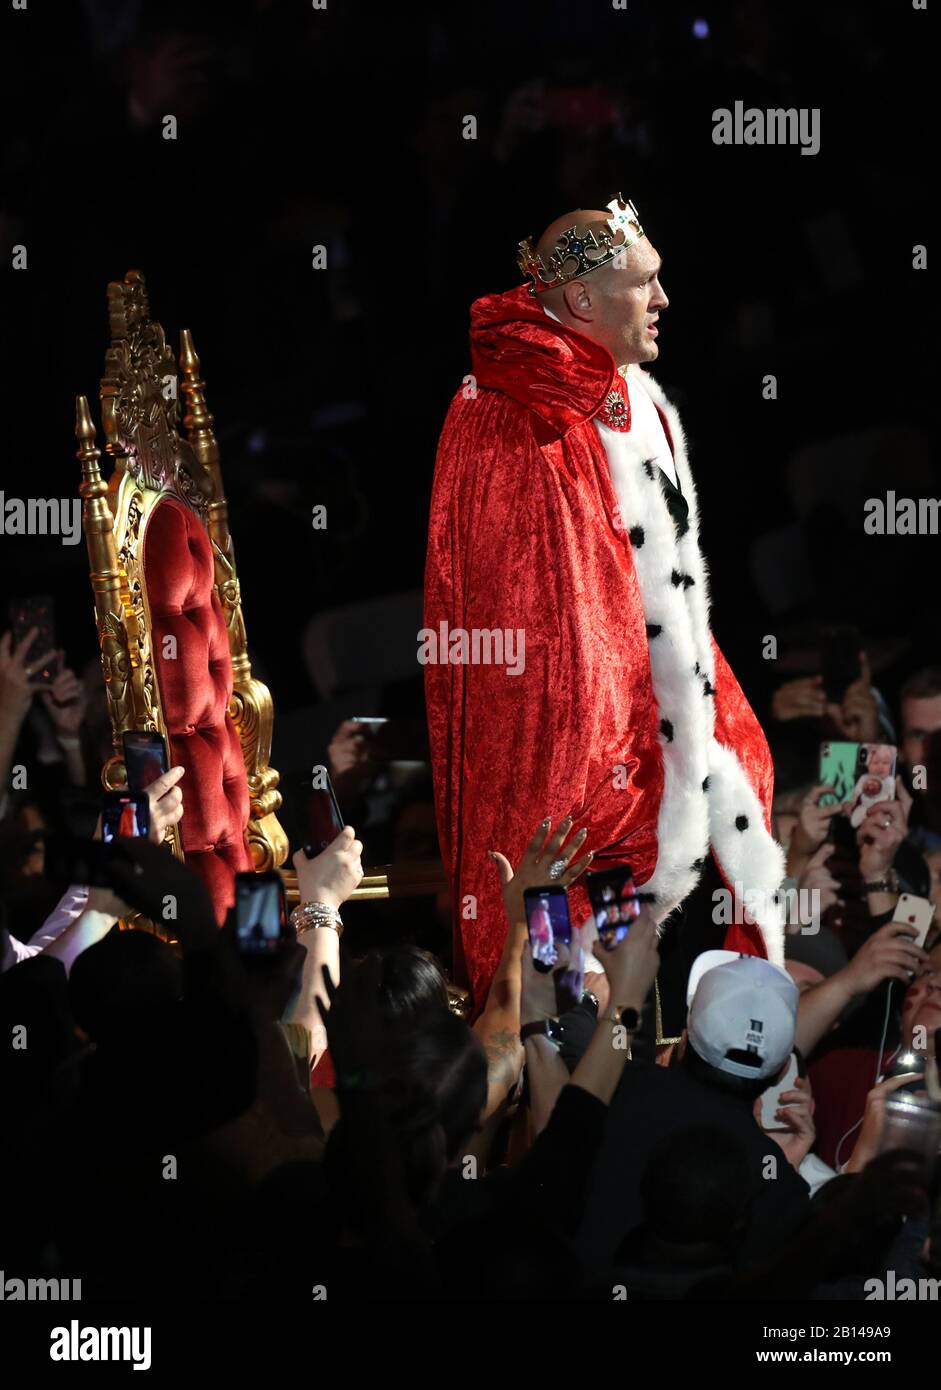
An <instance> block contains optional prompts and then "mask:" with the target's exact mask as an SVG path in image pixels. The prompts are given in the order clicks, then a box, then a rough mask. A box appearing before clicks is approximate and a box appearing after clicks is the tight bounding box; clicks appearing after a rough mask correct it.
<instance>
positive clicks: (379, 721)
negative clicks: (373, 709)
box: [350, 714, 389, 734]
mask: <svg viewBox="0 0 941 1390" xmlns="http://www.w3.org/2000/svg"><path fill="white" fill-rule="evenodd" d="M350 718H351V719H352V720H353V722H354V723H355V724H365V726H366V729H367V731H368V732H369V733H371V734H378V733H379V731H380V729H382V728H384V727H385V725H386V724H388V722H389V721H388V719H383V718H381V717H380V716H379V715H375V714H352V715H350Z"/></svg>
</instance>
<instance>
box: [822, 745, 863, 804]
mask: <svg viewBox="0 0 941 1390" xmlns="http://www.w3.org/2000/svg"><path fill="white" fill-rule="evenodd" d="M860 747H861V745H860V744H858V743H821V745H820V768H819V773H818V778H817V780H818V781H819V782H825V783H826V784H827V786H830V787H832V788H833V791H832V792H827V793H826V794H825V795H824V796H822V797H821V798H820V805H821V806H833V805H835V804H836V803H837V802H838V801H839V802H842V801H849V799H850V797H851V796H852V794H853V788H854V787H855V785H856V767H857V764H858V762H859V750H860Z"/></svg>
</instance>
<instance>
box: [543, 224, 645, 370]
mask: <svg viewBox="0 0 941 1390" xmlns="http://www.w3.org/2000/svg"><path fill="white" fill-rule="evenodd" d="M610 217H611V213H610V212H609V211H608V210H607V209H605V208H576V209H575V211H574V212H568V213H566V214H565V215H564V216H563V217H557V218H556V219H555V221H554V222H550V224H549V226H548V227H547V228H546V230H545V231H544V232H543V234H542V236H541V237H540V238H539V240H538V241H537V243H536V251H537V252H538V254H539V256H540V257H541V258H542V261H543V263H544V264H545V265H548V264H549V259H550V257H551V256H552V253H553V251H555V249H556V244H557V243H558V240H559V238H560V236H561V235H562V234H563V232H567V231H568V230H569V229H570V228H571V227H573V226H574V228H575V230H576V232H577V234H578V235H579V236H586V235H587V234H588V232H590V231H594V232H595V233H596V234H598V233H600V232H601V231H603V230H604V231H607V230H609V228H608V226H607V223H608V221H609V220H610ZM660 266H661V260H660V257H659V255H658V254H657V252H656V251H655V250H654V248H653V246H652V245H651V243H650V241H649V240H648V239H647V237H641V239H640V240H639V241H636V242H634V244H633V245H632V246H629V247H627V248H626V249H625V250H624V251H623V252H622V253H621V254H620V255H619V256H618V257H617V258H616V259H615V260H609V261H607V262H606V263H605V264H604V265H601V266H598V267H597V268H596V269H595V270H587V271H585V272H584V273H583V274H582V275H580V276H579V277H578V278H577V279H575V280H570V281H569V282H568V284H566V285H558V286H556V287H554V288H553V289H549V290H542V291H541V292H540V293H539V294H538V295H537V301H538V302H539V303H540V304H542V305H543V306H544V307H545V308H547V309H551V310H552V312H553V313H554V314H555V315H556V317H557V318H559V319H561V321H562V322H563V323H564V324H567V325H568V326H569V327H570V328H576V329H578V331H579V332H580V333H584V335H585V336H586V338H591V339H592V340H593V341H594V342H597V343H600V344H601V345H602V347H606V348H607V349H608V351H609V352H610V353H611V356H612V357H613V358H614V360H615V363H616V365H617V366H618V367H626V366H627V365H628V364H629V363H631V362H651V361H653V360H654V359H655V358H656V357H657V356H658V355H659V348H658V347H657V337H656V333H655V332H654V331H651V330H652V329H653V328H654V327H655V325H656V320H657V317H658V316H659V313H660V310H661V309H665V308H666V307H667V304H668V303H669V300H668V299H667V297H666V295H665V294H664V293H663V289H662V286H661V285H660V281H659V278H658V277H659V273H660Z"/></svg>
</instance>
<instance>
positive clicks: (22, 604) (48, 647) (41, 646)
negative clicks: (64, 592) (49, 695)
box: [10, 594, 59, 685]
mask: <svg viewBox="0 0 941 1390" xmlns="http://www.w3.org/2000/svg"><path fill="white" fill-rule="evenodd" d="M10 627H11V629H12V631H13V641H14V643H15V644H16V645H19V643H20V642H22V640H23V638H24V637H25V636H26V634H27V632H29V630H30V628H31V627H34V628H36V629H37V632H36V636H35V637H34V638H33V640H32V642H31V643H30V648H29V651H28V652H27V654H26V664H27V665H29V664H30V662H31V661H35V659H36V657H38V656H45V655H46V653H47V652H50V651H52V650H53V649H54V648H55V646H56V625H55V606H54V603H53V599H52V596H51V595H50V594H32V595H31V596H30V597H29V598H20V599H12V600H11V601H10ZM58 674H59V658H58V657H57V656H54V657H52V658H50V660H49V661H48V662H47V663H46V665H45V666H44V667H43V668H42V670H40V671H34V672H33V675H32V677H31V679H32V680H33V681H35V682H36V683H37V684H39V685H51V684H52V682H53V681H54V680H55V678H56V676H57V675H58Z"/></svg>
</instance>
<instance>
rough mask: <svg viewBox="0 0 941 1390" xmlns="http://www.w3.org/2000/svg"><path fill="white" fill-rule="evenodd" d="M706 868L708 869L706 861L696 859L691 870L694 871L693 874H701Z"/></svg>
mask: <svg viewBox="0 0 941 1390" xmlns="http://www.w3.org/2000/svg"><path fill="white" fill-rule="evenodd" d="M705 867H706V861H705V859H695V860H694V861H693V863H692V864H691V865H690V868H691V869H692V870H693V872H694V873H696V874H701V873H702V871H703V869H704V868H705Z"/></svg>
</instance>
